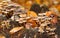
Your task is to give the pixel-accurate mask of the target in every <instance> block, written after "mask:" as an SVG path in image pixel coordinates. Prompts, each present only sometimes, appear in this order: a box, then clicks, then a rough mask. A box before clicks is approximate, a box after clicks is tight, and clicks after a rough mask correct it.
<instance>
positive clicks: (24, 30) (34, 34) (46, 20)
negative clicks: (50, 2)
mask: <svg viewBox="0 0 60 38" xmlns="http://www.w3.org/2000/svg"><path fill="white" fill-rule="evenodd" d="M52 19H53V18H51V17H48V16H46V13H39V14H38V16H37V17H29V16H27V13H26V10H25V9H24V7H23V6H20V5H18V4H16V3H12V2H6V1H3V2H1V3H0V38H39V37H40V38H41V36H39V35H41V34H44V33H46V34H47V35H48V36H51V35H55V32H54V31H55V29H56V27H55V26H54V25H53V24H52V23H51V22H50V21H51V20H52ZM50 38H51V37H50Z"/></svg>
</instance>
